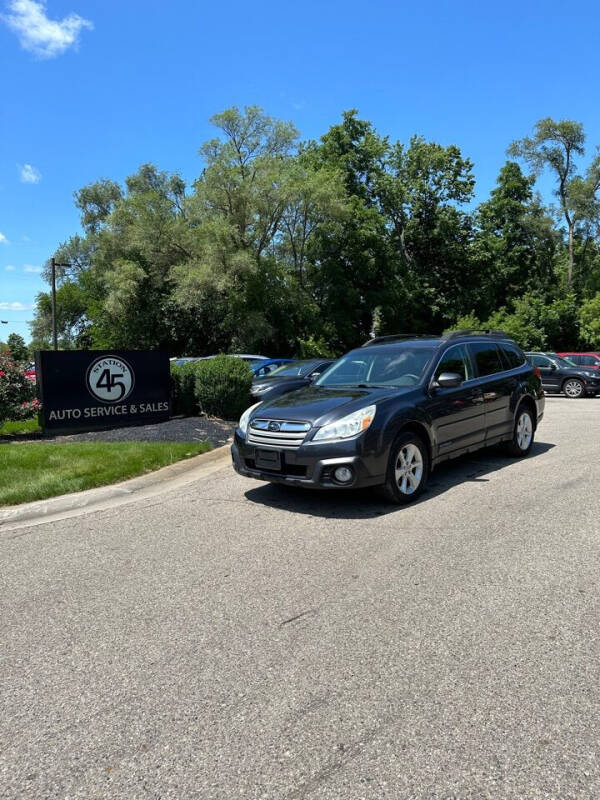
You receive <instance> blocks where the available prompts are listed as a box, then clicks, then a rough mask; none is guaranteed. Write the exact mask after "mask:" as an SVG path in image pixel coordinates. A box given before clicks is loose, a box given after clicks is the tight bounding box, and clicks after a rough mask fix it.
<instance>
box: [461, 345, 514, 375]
mask: <svg viewBox="0 0 600 800" xmlns="http://www.w3.org/2000/svg"><path fill="white" fill-rule="evenodd" d="M469 348H470V350H471V355H472V357H473V361H474V362H475V365H476V367H477V374H478V375H479V377H480V378H483V377H484V376H485V375H493V374H494V373H495V372H502V371H503V370H504V369H505V367H504V365H503V363H502V359H501V358H500V351H499V350H498V348H497V347H496V345H495V344H492V343H490V344H488V343H487V342H477V343H475V344H471V345H469Z"/></svg>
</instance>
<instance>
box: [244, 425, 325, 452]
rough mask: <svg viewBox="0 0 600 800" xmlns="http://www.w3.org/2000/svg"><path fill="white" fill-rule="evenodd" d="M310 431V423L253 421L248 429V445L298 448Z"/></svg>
mask: <svg viewBox="0 0 600 800" xmlns="http://www.w3.org/2000/svg"><path fill="white" fill-rule="evenodd" d="M309 430H310V422H290V421H288V420H279V419H253V420H252V422H251V423H250V425H249V427H248V443H249V444H255V445H259V446H260V447H265V446H267V447H281V448H287V449H288V450H289V449H296V447H300V445H301V444H302V442H303V441H304V439H305V438H306V434H307V433H308V432H309Z"/></svg>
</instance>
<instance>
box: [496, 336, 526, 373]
mask: <svg viewBox="0 0 600 800" xmlns="http://www.w3.org/2000/svg"><path fill="white" fill-rule="evenodd" d="M500 349H501V350H502V355H503V356H504V360H505V361H506V363H507V365H508V368H509V369H516V368H517V367H521V366H523V364H524V363H525V356H524V354H523V352H522V351H521V350H519V348H518V347H517V345H516V344H510V343H509V342H503V343H502V344H501V345H500Z"/></svg>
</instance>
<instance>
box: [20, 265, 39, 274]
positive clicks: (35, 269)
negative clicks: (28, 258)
mask: <svg viewBox="0 0 600 800" xmlns="http://www.w3.org/2000/svg"><path fill="white" fill-rule="evenodd" d="M41 271H42V268H41V267H34V266H33V264H25V266H24V267H23V272H36V273H40V272H41Z"/></svg>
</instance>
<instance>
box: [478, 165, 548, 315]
mask: <svg viewBox="0 0 600 800" xmlns="http://www.w3.org/2000/svg"><path fill="white" fill-rule="evenodd" d="M534 181H535V178H533V177H527V176H525V175H524V174H523V172H522V171H521V168H520V167H519V165H518V164H517V163H516V162H514V161H508V162H507V163H506V164H505V165H504V166H503V167H502V169H501V170H500V174H499V175H498V180H497V184H496V187H495V188H494V189H493V190H492V193H491V196H490V199H489V200H487V201H486V202H484V203H482V204H481V205H480V206H479V207H478V209H477V210H476V212H475V215H474V225H475V238H474V241H473V247H472V258H473V261H474V263H475V265H476V270H477V275H478V279H479V297H478V302H477V308H478V310H479V312H480V314H481V315H482V316H484V317H485V316H486V315H489V314H490V313H492V312H493V311H494V310H496V309H498V308H499V307H500V306H502V305H505V304H506V303H507V302H509V301H511V300H512V299H514V298H516V297H519V296H520V295H522V294H523V292H524V291H527V290H533V291H537V292H540V293H542V294H545V293H546V292H548V291H550V288H551V286H552V283H553V277H554V275H553V264H554V256H555V251H556V236H555V233H554V231H553V229H552V220H551V219H550V218H549V217H548V216H547V214H546V213H545V212H544V209H543V208H542V207H541V205H540V203H539V201H538V200H537V199H536V198H534V195H533V183H534Z"/></svg>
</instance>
